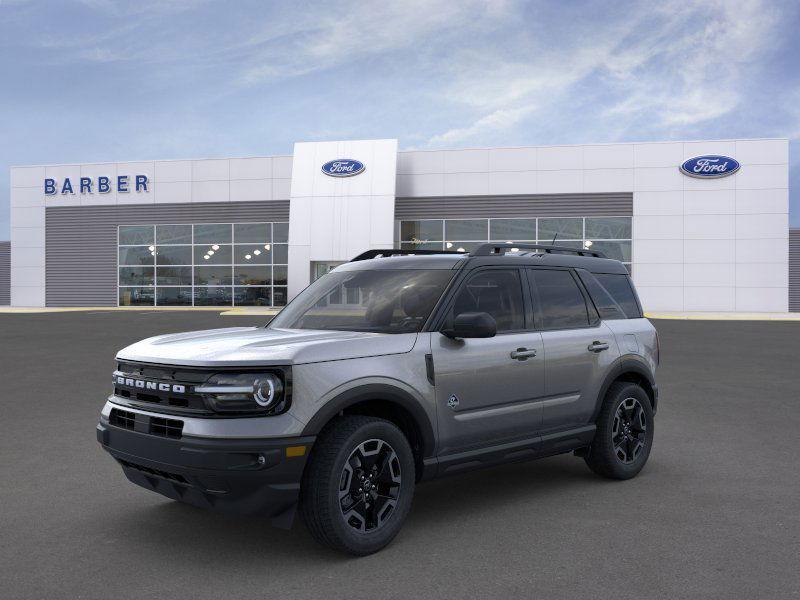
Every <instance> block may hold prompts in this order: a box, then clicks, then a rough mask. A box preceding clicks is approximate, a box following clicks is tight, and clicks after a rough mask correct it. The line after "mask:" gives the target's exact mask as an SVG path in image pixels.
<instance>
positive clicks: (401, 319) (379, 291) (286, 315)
mask: <svg viewBox="0 0 800 600" xmlns="http://www.w3.org/2000/svg"><path fill="white" fill-rule="evenodd" d="M453 274H454V271H451V270H416V269H414V270H412V269H408V270H406V269H403V270H397V271H389V270H381V271H343V272H341V273H337V272H335V271H334V272H331V273H328V274H327V275H323V276H322V277H320V278H319V279H317V280H316V281H315V282H314V283H312V284H311V285H310V286H308V287H307V288H306V289H305V290H303V291H302V292H301V293H300V295H299V296H297V298H295V299H294V300H293V301H292V303H291V304H289V305H288V306H287V307H286V308H284V309H283V310H282V311H281V312H280V313H279V314H278V316H276V317H275V318H274V319H273V320H272V322H271V323H270V325H269V327H270V328H283V329H336V330H342V331H369V332H375V333H415V332H418V331H419V330H420V329H421V328H422V326H423V325H424V323H425V321H426V320H427V319H428V316H429V315H430V313H431V311H432V310H433V307H434V306H435V305H436V301H437V300H438V299H439V297H440V296H441V295H442V293H443V292H444V289H445V287H446V286H447V284H448V282H449V281H450V279H452V277H453Z"/></svg>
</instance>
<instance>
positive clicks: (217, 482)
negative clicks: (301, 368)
mask: <svg viewBox="0 0 800 600" xmlns="http://www.w3.org/2000/svg"><path fill="white" fill-rule="evenodd" d="M314 439H315V438H314V437H313V436H308V437H292V438H256V439H252V438H249V439H220V438H200V437H187V436H184V437H182V438H181V439H169V438H165V437H160V436H155V435H150V434H148V433H143V432H140V431H135V430H129V429H124V428H121V427H117V426H115V425H111V424H109V422H108V421H107V420H106V419H104V418H101V420H100V423H98V425H97V441H98V442H100V444H101V446H102V447H103V449H104V450H106V451H107V452H108V453H109V454H111V456H113V457H114V458H115V459H116V460H117V462H118V463H119V464H120V466H121V467H122V470H123V472H124V473H125V476H126V477H127V478H128V479H129V480H130V481H132V482H133V483H135V484H137V485H140V486H142V487H144V488H147V489H148V490H151V491H154V492H158V493H159V494H162V495H164V496H167V497H169V498H173V499H175V500H180V501H182V502H186V503H188V504H193V505H195V506H200V507H203V508H211V509H215V510H220V511H223V512H228V513H234V514H244V515H261V516H266V517H269V518H271V519H272V522H273V524H274V525H276V526H278V527H286V528H288V527H290V526H291V524H292V521H293V519H294V513H295V509H296V505H297V500H298V497H299V492H300V480H301V478H302V475H303V469H304V467H305V464H306V460H307V458H308V453H309V451H310V449H311V445H312V444H313V443H314ZM300 447H304V450H303V451H302V455H299V454H300ZM287 448H288V449H289V450H288V452H287Z"/></svg>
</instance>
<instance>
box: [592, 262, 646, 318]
mask: <svg viewBox="0 0 800 600" xmlns="http://www.w3.org/2000/svg"><path fill="white" fill-rule="evenodd" d="M594 276H595V278H596V279H597V281H599V282H600V283H601V284H602V286H603V287H604V288H605V289H606V290H607V291H608V293H609V294H610V295H611V297H612V298H613V299H614V300H615V301H616V303H617V304H619V305H620V307H622V310H623V311H625V315H626V316H627V317H628V318H629V319H638V318H639V317H641V316H642V311H641V310H639V303H638V302H636V295H635V294H634V293H633V287H631V281H630V278H629V277H628V276H627V275H617V274H614V273H594Z"/></svg>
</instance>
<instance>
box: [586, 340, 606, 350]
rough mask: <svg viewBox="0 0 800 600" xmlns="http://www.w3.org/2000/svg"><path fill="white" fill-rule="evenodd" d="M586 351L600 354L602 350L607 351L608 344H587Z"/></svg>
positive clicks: (595, 342)
mask: <svg viewBox="0 0 800 600" xmlns="http://www.w3.org/2000/svg"><path fill="white" fill-rule="evenodd" d="M588 350H589V352H602V351H603V350H608V342H598V341H594V342H592V343H591V344H589V347H588Z"/></svg>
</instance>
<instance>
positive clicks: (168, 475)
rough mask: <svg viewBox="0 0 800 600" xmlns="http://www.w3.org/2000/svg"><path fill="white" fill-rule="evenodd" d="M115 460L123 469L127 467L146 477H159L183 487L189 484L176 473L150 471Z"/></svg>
mask: <svg viewBox="0 0 800 600" xmlns="http://www.w3.org/2000/svg"><path fill="white" fill-rule="evenodd" d="M117 460H118V461H119V463H120V464H121V465H122V466H123V467H127V468H129V469H136V470H137V471H140V472H142V473H145V474H147V475H155V476H156V477H161V478H162V479H169V480H170V481H174V482H176V483H183V484H185V485H188V484H189V482H188V481H186V478H185V477H184V476H183V475H179V474H177V473H169V472H168V471H162V470H161V469H151V468H150V467H145V466H144V465H137V464H136V463H132V462H129V461H127V460H122V459H121V458H118V459H117Z"/></svg>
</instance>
